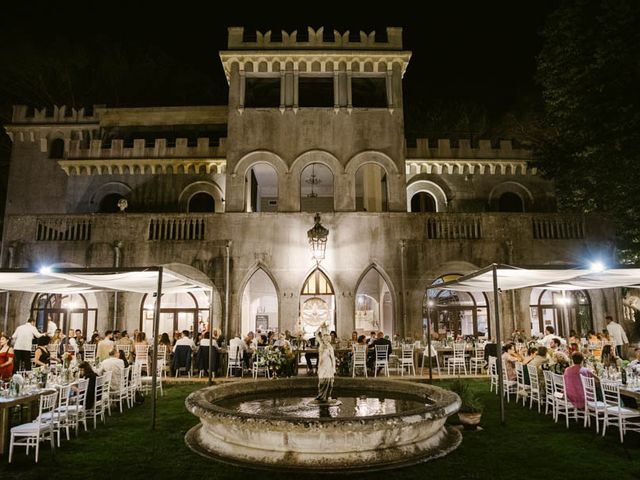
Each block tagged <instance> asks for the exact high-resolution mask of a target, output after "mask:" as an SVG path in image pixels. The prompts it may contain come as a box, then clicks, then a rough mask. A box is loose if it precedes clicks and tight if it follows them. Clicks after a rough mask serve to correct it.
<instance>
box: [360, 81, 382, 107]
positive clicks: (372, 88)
mask: <svg viewBox="0 0 640 480" xmlns="http://www.w3.org/2000/svg"><path fill="white" fill-rule="evenodd" d="M351 104H352V105H353V106H354V107H356V108H386V107H387V82H386V79H385V78H379V77H377V78H366V77H356V78H352V79H351Z"/></svg>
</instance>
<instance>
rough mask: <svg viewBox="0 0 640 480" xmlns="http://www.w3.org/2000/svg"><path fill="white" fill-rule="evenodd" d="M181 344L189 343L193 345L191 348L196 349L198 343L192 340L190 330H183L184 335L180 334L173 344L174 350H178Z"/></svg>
mask: <svg viewBox="0 0 640 480" xmlns="http://www.w3.org/2000/svg"><path fill="white" fill-rule="evenodd" d="M180 345H188V346H190V347H191V350H195V349H196V344H195V343H193V340H191V339H190V338H189V330H183V331H182V335H181V336H180V338H179V339H178V340H176V343H175V345H174V346H173V351H174V352H175V351H176V347H179V346H180Z"/></svg>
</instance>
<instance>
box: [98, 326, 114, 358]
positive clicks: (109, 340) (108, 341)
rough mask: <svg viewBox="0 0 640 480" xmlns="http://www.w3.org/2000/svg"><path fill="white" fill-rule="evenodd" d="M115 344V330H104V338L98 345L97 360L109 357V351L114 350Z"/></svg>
mask: <svg viewBox="0 0 640 480" xmlns="http://www.w3.org/2000/svg"><path fill="white" fill-rule="evenodd" d="M114 346H115V342H114V341H113V332H112V331H111V330H107V331H106V332H104V338H103V339H102V340H100V342H99V343H98V347H97V348H96V360H98V361H99V362H102V361H103V360H106V359H107V358H109V352H110V351H111V350H113V347H114Z"/></svg>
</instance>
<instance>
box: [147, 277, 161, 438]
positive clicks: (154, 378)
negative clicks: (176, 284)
mask: <svg viewBox="0 0 640 480" xmlns="http://www.w3.org/2000/svg"><path fill="white" fill-rule="evenodd" d="M161 299H162V267H159V268H158V287H157V290H156V307H155V312H154V314H153V354H152V359H151V430H155V429H156V403H157V402H156V385H157V383H158V367H157V365H158V329H159V328H160V302H161V301H162V300H161ZM147 368H149V367H147Z"/></svg>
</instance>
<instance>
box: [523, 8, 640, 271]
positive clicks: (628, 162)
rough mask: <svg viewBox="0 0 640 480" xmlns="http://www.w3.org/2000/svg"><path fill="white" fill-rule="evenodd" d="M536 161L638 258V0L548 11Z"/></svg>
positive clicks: (624, 254)
mask: <svg viewBox="0 0 640 480" xmlns="http://www.w3.org/2000/svg"><path fill="white" fill-rule="evenodd" d="M542 36H543V39H544V45H543V48H542V51H541V53H540V55H539V57H538V68H537V79H538V81H539V83H540V85H541V87H542V92H543V99H544V105H545V111H544V116H543V127H544V128H543V129H540V130H539V132H543V134H542V135H540V136H539V137H538V138H537V139H536V145H535V146H536V152H537V157H538V158H537V161H538V163H539V166H540V167H541V169H542V170H543V172H544V173H546V174H548V175H549V176H551V177H552V178H554V179H555V182H556V186H557V189H558V200H559V202H560V205H561V206H562V207H564V208H565V209H568V210H572V211H580V212H600V213H603V214H604V215H606V217H607V218H609V219H611V220H612V221H613V222H614V223H615V225H616V228H617V235H618V248H619V251H620V254H621V259H622V260H626V261H636V262H637V261H638V260H640V205H639V200H640V182H639V181H638V178H639V174H638V167H639V166H640V88H639V85H640V2H637V1H636V0H602V1H592V0H567V1H564V2H562V3H561V5H560V6H559V8H558V9H557V10H556V11H555V12H554V13H553V14H552V15H550V17H549V18H548V21H547V24H546V26H545V27H544V29H543V32H542Z"/></svg>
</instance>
